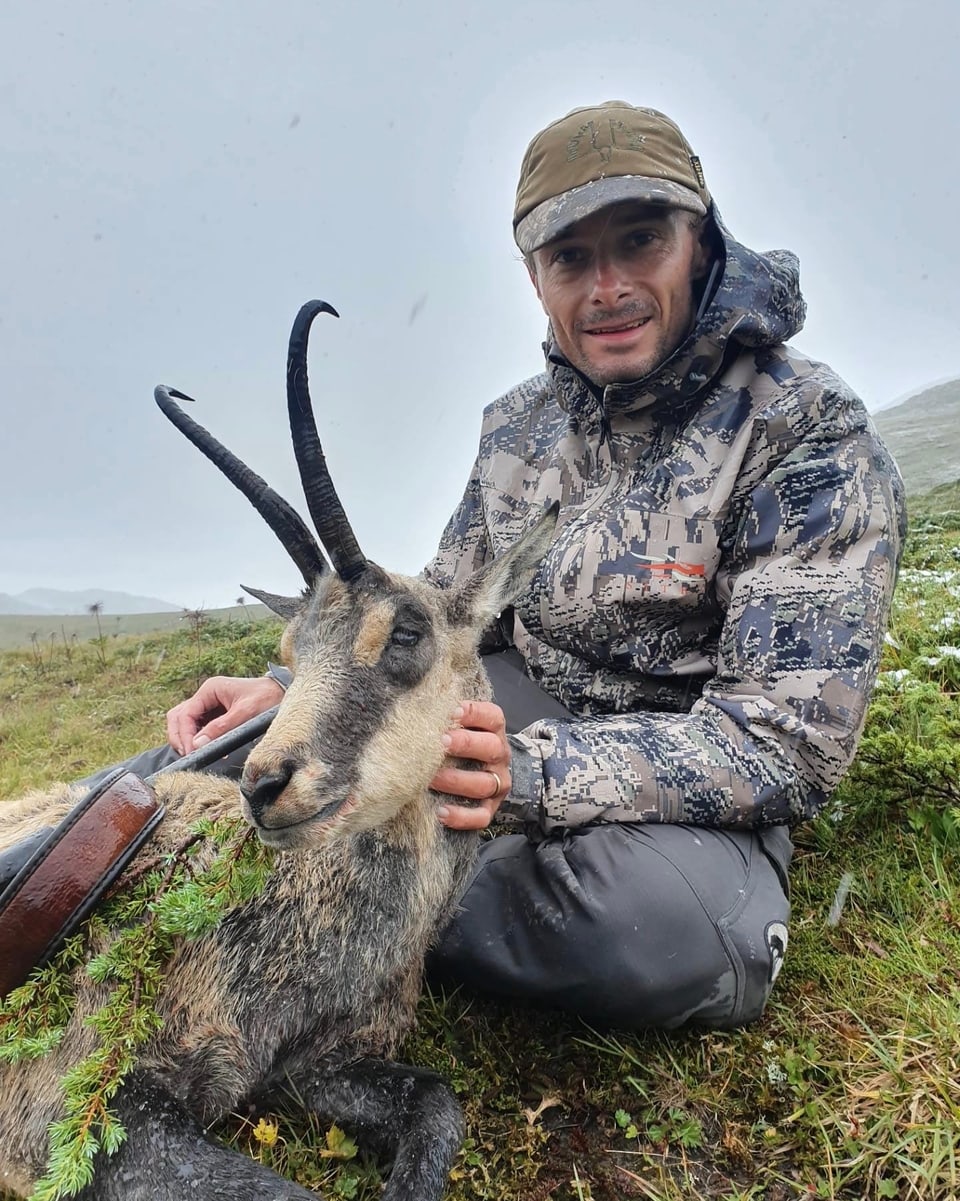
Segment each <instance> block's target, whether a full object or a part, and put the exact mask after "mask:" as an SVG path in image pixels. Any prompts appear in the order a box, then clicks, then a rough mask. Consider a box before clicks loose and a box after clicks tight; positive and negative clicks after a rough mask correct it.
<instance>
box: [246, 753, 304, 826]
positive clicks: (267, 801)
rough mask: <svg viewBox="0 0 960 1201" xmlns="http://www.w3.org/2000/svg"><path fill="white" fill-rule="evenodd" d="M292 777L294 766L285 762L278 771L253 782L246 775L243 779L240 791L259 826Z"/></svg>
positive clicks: (268, 773)
mask: <svg viewBox="0 0 960 1201" xmlns="http://www.w3.org/2000/svg"><path fill="white" fill-rule="evenodd" d="M292 775H293V764H292V763H290V762H285V763H281V764H280V768H279V770H278V771H275V772H266V773H265V774H264V775H262V776H257V778H256V779H255V780H253V781H251V780H249V779H248V778H247V776H246V775H244V777H243V778H242V779H241V781H240V791H241V792H242V793H243V795H244V797H245V799H246V802H247V804H248V805H249V806H250V814H251V816H252V817H253V820H254V821H255V822H256V823H257V825H258V826H262V825H263V821H262V818H263V814H264V812H265V810H267V809H269V808H270V806H271V805H272V804H273V802H274V801H275V800H276V799H277V797H278V796H279V795H280V793H281V792H283V790H284V789H285V788H286V786H287V785H288V784H289V783H290V777H291V776H292Z"/></svg>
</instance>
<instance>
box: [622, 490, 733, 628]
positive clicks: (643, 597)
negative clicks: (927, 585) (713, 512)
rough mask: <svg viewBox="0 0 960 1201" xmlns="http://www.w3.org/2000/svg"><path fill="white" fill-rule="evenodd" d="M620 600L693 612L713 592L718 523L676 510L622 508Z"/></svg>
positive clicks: (718, 548) (712, 519) (717, 547)
mask: <svg viewBox="0 0 960 1201" xmlns="http://www.w3.org/2000/svg"><path fill="white" fill-rule="evenodd" d="M621 521H622V523H623V526H622V533H623V540H622V552H621V554H620V555H619V556H618V559H619V562H618V564H617V567H618V569H619V570H618V574H619V573H620V572H622V577H621V578H622V580H623V601H624V603H625V604H626V605H653V606H656V605H667V606H670V607H671V608H674V607H676V608H679V609H681V610H683V611H687V612H691V613H692V612H695V611H696V610H697V609H699V608H701V607H702V606H703V605H704V604H705V603H707V601H708V598H710V597H712V595H713V579H714V576H715V575H716V571H717V565H718V564H719V562H720V545H719V538H720V522H719V521H717V520H715V519H714V518H710V517H689V516H687V515H685V514H682V513H669V512H667V513H664V512H651V511H650V510H643V509H628V510H626V511H625V512H624V513H623V514H622V516H621Z"/></svg>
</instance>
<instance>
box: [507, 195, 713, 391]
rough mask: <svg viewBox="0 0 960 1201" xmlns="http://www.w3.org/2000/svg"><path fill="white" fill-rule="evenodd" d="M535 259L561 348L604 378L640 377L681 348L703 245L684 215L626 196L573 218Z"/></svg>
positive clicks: (590, 374)
mask: <svg viewBox="0 0 960 1201" xmlns="http://www.w3.org/2000/svg"><path fill="white" fill-rule="evenodd" d="M532 259H533V261H532V264H531V265H530V278H531V279H532V280H533V285H534V287H535V288H536V290H537V295H538V296H539V297H540V303H541V304H542V305H543V308H544V311H545V312H546V314H547V316H548V317H549V318H550V323H551V325H552V327H553V333H554V337H555V338H556V341H557V347H558V349H559V350H560V352H561V353H562V354H563V355H564V357H565V358H566V359H567V360H568V361H569V362H570V363H571V364H572V365H573V366H574V367H576V368H577V369H578V370H579V371H581V372H582V373H583V374H584V375H585V376H586V377H587V378H588V379H589V380H592V381H593V383H595V384H599V385H601V386H602V385H606V384H612V383H627V382H629V381H632V380H638V379H642V378H643V377H644V376H646V375H649V374H650V372H651V371H654V370H655V369H656V368H657V367H659V366H660V364H661V363H663V362H664V361H665V360H666V359H668V358H669V357H670V355H671V354H673V352H674V351H675V350H676V349H677V347H678V346H679V345H680V343H681V342H682V341H683V340H684V338H685V337H686V336H687V334H688V332H689V331H690V328H691V326H692V324H693V312H694V310H693V285H694V281H695V280H697V279H699V278H701V277H702V276H703V275H704V274H706V271H707V267H708V263H709V252H708V250H707V248H706V246H705V245H704V244H703V243H702V242H701V240H700V236H699V234H698V232H697V231H696V230H694V229H693V228H692V226H691V224H690V219H689V215H688V214H687V213H684V212H681V211H680V210H678V209H665V208H663V207H655V206H651V205H642V204H635V203H632V202H628V203H625V204H617V205H612V206H611V207H610V208H606V209H601V211H600V212H598V213H594V214H593V215H592V216H590V217H585V218H584V219H583V220H582V221H578V222H577V223H576V224H575V225H572V226H571V227H570V228H569V229H568V230H566V231H565V232H564V233H563V234H562V235H561V236H560V237H559V238H557V239H556V240H555V241H553V242H549V243H548V244H547V245H546V246H542V247H541V248H540V249H539V250H535V251H534V252H533V255H532Z"/></svg>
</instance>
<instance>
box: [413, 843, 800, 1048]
mask: <svg viewBox="0 0 960 1201" xmlns="http://www.w3.org/2000/svg"><path fill="white" fill-rule="evenodd" d="M498 843H501V840H500V839H497V840H495V841H494V843H493V844H490V846H489V847H488V848H487V861H486V862H481V866H480V869H479V870H478V873H477V876H476V878H475V880H474V882H473V884H472V885H471V887H470V888H469V889H468V890H467V893H466V895H465V897H464V898H463V909H462V912H461V913H460V914H459V915H458V917H457V918H456V919H455V920H454V923H453V924H452V926H451V929H450V930H449V931H448V932H447V935H446V937H445V938H444V940H443V942H442V943H441V947H440V949H439V953H438V956H437V957H436V960H435V965H434V966H435V967H437V968H439V969H440V971H441V972H442V973H443V974H445V975H447V976H450V977H453V978H454V979H459V980H461V981H463V982H464V983H466V984H468V985H471V986H474V987H477V988H480V989H486V990H488V991H493V992H496V993H499V994H500V995H507V996H516V997H522V998H527V999H529V1000H532V1001H537V1002H540V1003H543V1004H547V1005H552V1006H555V1007H559V1008H562V1009H567V1010H572V1011H573V1012H576V1013H579V1014H581V1015H582V1016H584V1017H585V1018H587V1019H588V1020H593V1021H596V1022H603V1023H606V1024H610V1025H622V1026H677V1025H681V1024H683V1023H684V1022H697V1023H701V1024H705V1025H711V1026H717V1027H731V1026H737V1025H741V1024H744V1023H746V1022H749V1021H753V1020H755V1019H756V1018H757V1017H759V1016H760V1014H761V1013H762V1011H763V1007H764V1005H765V1003H766V1000H767V997H768V995H769V992H770V988H771V987H772V984H773V981H774V979H775V978H776V972H777V970H778V969H779V964H780V963H781V962H782V955H783V951H784V950H785V947H786V930H787V920H788V914H789V903H788V901H787V897H786V894H785V891H784V887H783V883H782V882H781V875H780V873H779V872H778V870H777V865H775V863H774V862H773V859H772V858H771V857H770V855H769V854H768V853H767V852H766V851H765V849H764V847H763V844H762V842H761V841H760V839H759V838H758V836H756V835H751V834H747V833H738V834H731V833H727V832H723V831H711V830H695V829H692V828H690V827H677V826H673V827H669V826H649V827H646V826H613V825H609V826H595V827H589V828H587V829H582V830H577V831H568V832H566V833H565V834H563V835H562V836H553V837H551V838H547V839H543V840H542V841H540V842H535V843H527V842H526V841H525V840H523V839H521V838H519V837H517V836H514V837H513V838H512V839H511V840H510V841H509V842H505V843H502V844H501V845H499V846H498V845H497V844H498ZM776 849H777V854H778V856H779V858H780V860H781V861H782V862H781V864H780V867H782V872H783V876H782V879H784V880H785V871H786V863H787V861H788V859H789V838H786V836H785V835H784V840H782V841H781V842H780V843H778V844H777V848H776Z"/></svg>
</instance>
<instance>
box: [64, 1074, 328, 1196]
mask: <svg viewBox="0 0 960 1201" xmlns="http://www.w3.org/2000/svg"><path fill="white" fill-rule="evenodd" d="M113 1108H114V1109H115V1110H116V1112H117V1115H118V1116H119V1118H120V1121H121V1122H122V1123H123V1126H124V1128H125V1129H126V1132H127V1138H126V1141H125V1142H124V1143H123V1145H122V1146H121V1147H120V1148H119V1150H118V1151H117V1152H116V1154H115V1155H111V1156H106V1155H100V1156H99V1157H98V1158H97V1161H96V1175H95V1176H94V1181H93V1184H92V1185H90V1186H89V1187H88V1188H86V1189H84V1190H83V1192H82V1193H80V1195H79V1201H200V1199H201V1198H202V1201H316V1197H315V1195H314V1194H313V1193H311V1192H308V1191H307V1189H304V1188H301V1187H300V1185H298V1184H292V1183H291V1182H290V1181H289V1180H284V1179H283V1177H282V1176H278V1175H277V1173H276V1172H274V1171H273V1170H272V1169H271V1168H266V1167H264V1166H263V1165H262V1164H258V1163H256V1162H255V1161H254V1160H252V1159H250V1158H249V1157H248V1156H246V1155H243V1154H241V1152H239V1151H231V1150H230V1148H229V1147H224V1146H222V1145H221V1144H220V1143H215V1142H213V1141H212V1140H211V1139H208V1138H207V1137H206V1135H205V1134H204V1132H203V1129H202V1127H201V1126H200V1125H199V1123H198V1122H197V1121H196V1120H195V1119H194V1118H193V1117H191V1116H190V1114H189V1113H187V1111H186V1110H185V1109H184V1108H183V1106H182V1105H181V1104H180V1103H179V1102H178V1101H176V1100H175V1099H174V1098H173V1097H171V1095H170V1094H169V1093H168V1092H167V1091H166V1089H165V1088H163V1086H162V1085H161V1084H159V1083H158V1082H157V1081H156V1080H154V1079H153V1078H151V1077H150V1076H148V1075H146V1074H145V1073H133V1074H132V1075H131V1076H130V1077H128V1079H127V1080H126V1081H125V1082H124V1085H123V1087H122V1088H121V1090H120V1091H119V1092H118V1093H117V1097H116V1099H115V1101H114V1105H113Z"/></svg>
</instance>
